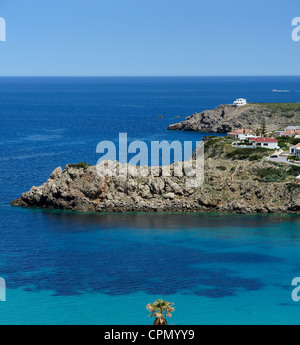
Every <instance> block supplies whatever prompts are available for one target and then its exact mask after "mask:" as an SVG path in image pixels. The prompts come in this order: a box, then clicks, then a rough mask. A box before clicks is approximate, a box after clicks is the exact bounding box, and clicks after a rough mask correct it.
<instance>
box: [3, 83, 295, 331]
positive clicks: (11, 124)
mask: <svg viewBox="0 0 300 345" xmlns="http://www.w3.org/2000/svg"><path fill="white" fill-rule="evenodd" d="M299 85H300V78H284V77H282V78H227V77H226V78H225V77H224V78H0V134H1V139H2V140H1V142H0V162H1V170H0V176H1V179H0V190H1V193H0V277H3V278H5V280H6V284H7V296H6V297H7V300H6V302H0V324H151V323H153V320H151V319H150V318H148V316H147V315H148V312H147V310H146V304H147V303H149V302H153V301H154V300H155V299H156V298H165V299H168V300H169V301H172V302H174V303H175V308H176V310H175V312H174V315H173V318H172V319H170V321H169V322H170V323H171V324H175V325H178V324H291V323H299V320H300V317H299V315H298V314H299V313H300V309H299V306H300V302H298V303H297V302H294V301H292V299H291V293H292V290H293V287H292V286H291V281H292V279H293V278H294V277H297V276H300V260H299V259H300V249H299V243H300V242H299V239H300V217H299V216H295V215H249V216H248V215H223V214H75V213H72V212H59V211H46V210H40V209H22V208H14V207H11V206H10V201H11V200H12V199H14V198H16V197H18V196H20V194H21V193H22V192H25V191H27V190H28V189H29V188H30V187H31V186H32V185H40V184H42V183H43V182H44V181H45V180H46V179H47V178H48V177H49V175H50V173H51V172H52V171H53V170H54V169H55V168H56V167H57V166H59V165H60V166H62V167H64V166H65V165H66V164H67V163H70V162H71V163H75V162H80V161H85V162H87V163H90V164H95V163H96V162H97V160H98V159H99V157H98V156H97V154H96V146H97V143H98V142H99V141H100V140H113V141H114V142H117V140H118V135H119V133H120V132H121V133H122V132H127V133H128V141H129V142H130V141H132V140H136V139H140V140H145V141H146V142H148V143H149V142H150V141H151V140H160V141H161V140H169V141H172V140H180V141H184V140H192V141H193V142H194V141H197V140H201V138H202V137H203V134H201V133H193V132H175V131H167V130H166V128H167V126H168V125H169V124H170V123H174V122H177V121H179V120H181V119H183V118H184V117H185V116H188V115H191V114H192V113H194V112H195V111H201V110H205V109H209V108H214V107H216V106H218V105H219V104H221V103H230V102H232V101H233V100H234V99H235V98H238V97H244V98H247V99H248V100H249V101H256V102H258V101H259V102H295V101H299V100H298V98H297V97H298V94H299V93H297V92H288V93H272V91H271V90H272V89H274V88H277V89H288V90H292V91H297V90H299V89H300V87H299ZM159 115H162V116H163V118H158V116H159ZM178 115H179V116H180V118H177V117H176V116H178Z"/></svg>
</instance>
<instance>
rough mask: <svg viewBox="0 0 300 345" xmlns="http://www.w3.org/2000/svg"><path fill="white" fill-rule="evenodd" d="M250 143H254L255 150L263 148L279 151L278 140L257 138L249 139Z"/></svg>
mask: <svg viewBox="0 0 300 345" xmlns="http://www.w3.org/2000/svg"><path fill="white" fill-rule="evenodd" d="M249 141H250V142H252V143H253V147H254V148H258V147H262V148H265V149H271V150H276V149H279V146H278V140H276V139H274V138H264V137H257V138H249Z"/></svg>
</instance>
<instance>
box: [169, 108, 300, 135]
mask: <svg viewBox="0 0 300 345" xmlns="http://www.w3.org/2000/svg"><path fill="white" fill-rule="evenodd" d="M264 122H265V124H266V128H267V130H268V131H270V132H272V131H276V130H281V129H284V128H285V127H287V126H289V125H290V126H293V125H297V124H298V125H299V123H300V103H248V104H246V105H244V106H242V107H239V108H236V107H235V106H233V105H220V106H218V107H217V108H216V109H213V110H205V111H203V112H201V113H195V114H193V115H191V116H188V117H187V118H186V119H185V120H184V121H182V122H179V123H175V124H172V125H170V126H169V127H168V130H181V131H199V132H212V133H227V132H231V131H232V130H234V129H239V128H249V129H252V130H253V131H255V130H256V129H258V128H260V126H261V125H262V124H263V123H264Z"/></svg>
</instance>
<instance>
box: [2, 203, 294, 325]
mask: <svg viewBox="0 0 300 345" xmlns="http://www.w3.org/2000/svg"><path fill="white" fill-rule="evenodd" d="M14 210H16V211H14V212H16V213H15V216H17V215H18V213H19V212H21V213H24V212H25V213H27V216H28V217H31V218H32V219H35V221H37V222H38V223H39V225H40V232H39V233H35V232H34V231H32V230H30V229H27V230H26V231H22V232H21V233H19V234H18V239H13V238H12V239H11V241H12V242H18V243H19V245H20V248H18V247H16V248H15V251H18V253H19V254H18V258H16V257H14V256H13V255H12V256H11V257H10V258H8V259H7V261H6V264H5V265H3V262H2V263H1V268H4V266H5V268H4V270H6V271H5V277H6V278H7V282H8V289H7V301H6V302H1V304H0V310H1V318H0V323H1V324H111V325H113V324H146V325H147V324H151V322H152V321H153V320H151V319H150V318H148V317H147V314H148V313H147V310H146V304H147V303H148V302H153V301H154V300H155V299H156V298H160V297H162V298H165V299H167V300H169V301H172V302H174V303H175V307H176V310H175V312H174V315H173V318H172V319H170V320H169V323H170V324H174V325H178V324H299V313H300V309H299V308H300V304H299V303H297V302H294V301H293V300H292V299H291V292H292V290H293V287H292V286H291V281H292V279H293V278H294V277H296V276H300V264H299V250H300V249H299V246H300V231H299V229H300V217H297V216H287V215H272V216H268V215H249V216H245V215H243V216H241V215H220V214H188V215H187V214H167V215H163V214H100V215H93V214H73V213H69V212H67V213H64V212H58V211H41V210H23V209H21V210H19V209H14ZM46 224H48V225H49V224H50V226H51V229H52V230H49V229H47V228H46V227H45V226H46ZM121 224H122V225H121ZM241 225H242V226H241ZM9 237H10V236H9ZM24 242H26V243H27V248H23V249H22V244H24ZM28 243H30V244H28ZM27 250H30V256H27V255H26V253H25V252H26V251H27ZM44 251H45V252H44ZM12 282H14V284H11V283H12ZM10 285H11V286H10Z"/></svg>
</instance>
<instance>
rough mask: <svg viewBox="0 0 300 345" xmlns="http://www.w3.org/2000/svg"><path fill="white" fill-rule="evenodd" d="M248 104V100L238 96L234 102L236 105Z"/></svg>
mask: <svg viewBox="0 0 300 345" xmlns="http://www.w3.org/2000/svg"><path fill="white" fill-rule="evenodd" d="M246 104H247V100H246V99H245V98H238V99H236V100H235V101H234V102H233V105H235V106H236V107H241V106H243V105H246Z"/></svg>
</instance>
